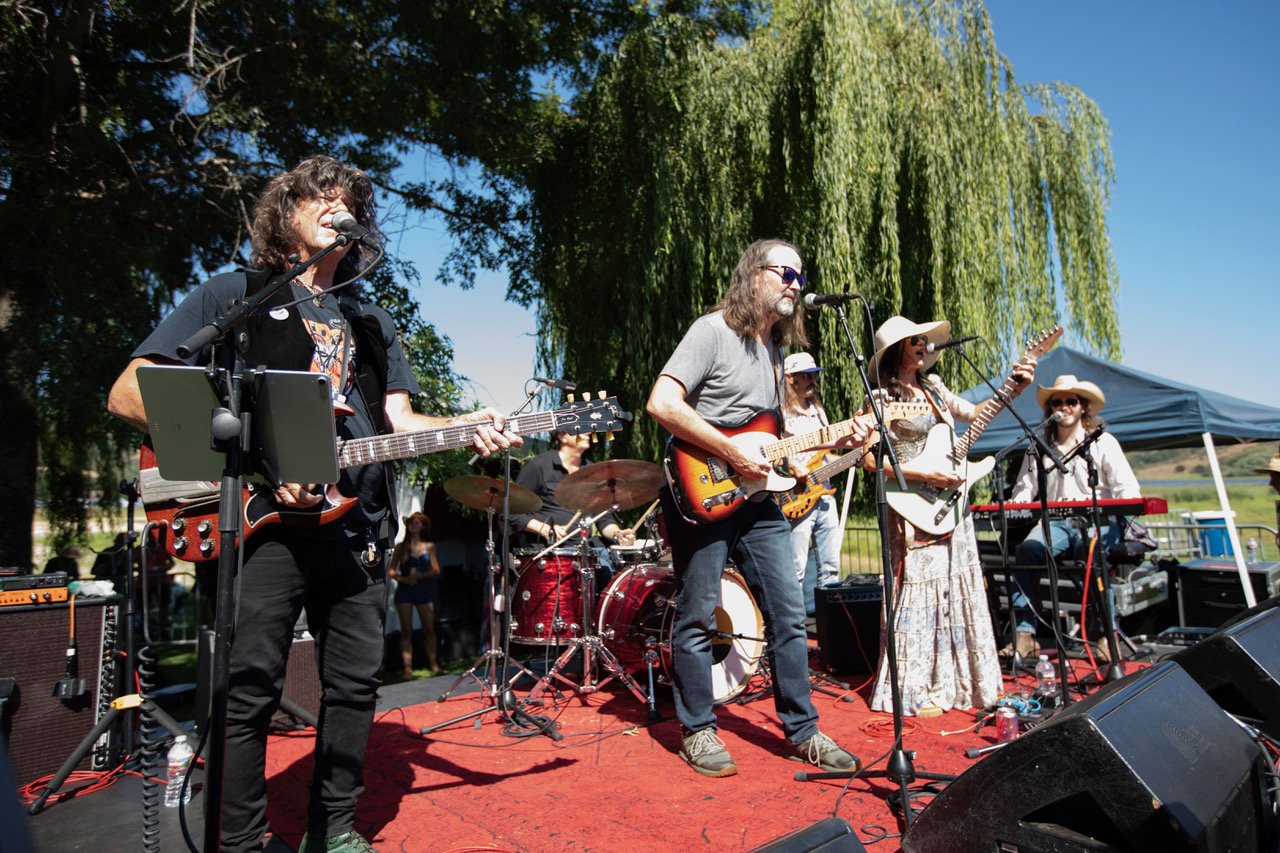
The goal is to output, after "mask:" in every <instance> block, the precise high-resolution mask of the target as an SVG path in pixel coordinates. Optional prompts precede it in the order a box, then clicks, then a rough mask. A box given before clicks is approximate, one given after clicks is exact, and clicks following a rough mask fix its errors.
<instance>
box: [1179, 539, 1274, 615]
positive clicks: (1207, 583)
mask: <svg viewBox="0 0 1280 853" xmlns="http://www.w3.org/2000/svg"><path fill="white" fill-rule="evenodd" d="M1245 569H1247V573H1248V575H1249V582H1250V584H1251V585H1252V586H1253V599H1254V601H1262V600H1263V599H1266V598H1270V597H1271V596H1273V595H1276V594H1277V593H1280V563H1246V564H1245ZM1248 606H1249V605H1248V604H1247V603H1246V602H1245V599H1244V589H1242V588H1241V584H1240V569H1239V568H1238V567H1237V566H1236V563H1235V560H1234V559H1232V558H1227V557H1205V558H1203V559H1197V560H1187V562H1185V563H1182V564H1180V565H1179V566H1178V618H1179V624H1180V625H1184V626H1187V627H1196V628H1217V627H1218V626H1219V625H1221V624H1223V623H1224V622H1226V621H1227V620H1229V619H1231V618H1232V617H1234V616H1237V615H1238V614H1240V613H1241V612H1243V611H1244V609H1245V608H1246V607H1248Z"/></svg>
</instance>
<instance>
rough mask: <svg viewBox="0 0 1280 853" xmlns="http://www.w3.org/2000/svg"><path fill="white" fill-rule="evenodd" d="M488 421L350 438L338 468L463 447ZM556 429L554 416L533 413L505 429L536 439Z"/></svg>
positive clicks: (508, 422) (511, 421) (512, 421)
mask: <svg viewBox="0 0 1280 853" xmlns="http://www.w3.org/2000/svg"><path fill="white" fill-rule="evenodd" d="M486 423H488V422H487V421H481V422H475V423H464V424H450V425H449V426H443V427H435V428H432V429H420V430H413V431H411V432H397V433H394V434H392V435H375V436H371V437H369V438H353V439H351V440H349V441H346V442H343V444H342V447H341V448H340V449H339V451H338V467H339V468H340V469H343V470H345V469H347V468H354V467H356V466H359V465H372V464H374V463H377V462H390V461H392V460H394V459H407V458H409V457H411V456H422V455H424V454H427V453H435V452H437V451H441V450H455V449H457V448H459V447H466V446H468V445H469V444H471V442H472V441H473V440H474V439H475V436H476V430H478V429H479V428H480V427H482V426H485V424H486ZM555 427H556V413H555V412H536V413H532V414H527V415H517V416H515V417H510V418H507V419H506V429H507V430H508V431H510V432H513V433H516V434H517V435H536V434H537V433H540V432H547V431H548V430H551V429H555Z"/></svg>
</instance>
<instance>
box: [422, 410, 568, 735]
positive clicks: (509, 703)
mask: <svg viewBox="0 0 1280 853" xmlns="http://www.w3.org/2000/svg"><path fill="white" fill-rule="evenodd" d="M533 396H534V395H532V394H531V395H530V396H529V398H528V399H527V400H525V404H524V406H521V407H520V408H521V410H523V409H524V408H525V406H528V405H529V403H531V402H532V401H533ZM516 414H519V411H517V412H516ZM503 456H504V463H505V467H506V470H505V472H504V477H503V481H502V482H503V490H502V504H503V506H502V517H503V518H510V516H511V504H510V497H511V451H510V450H508V451H506V452H505V453H504V454H503ZM485 512H486V513H487V514H488V517H489V531H488V539H487V540H486V542H485V550H486V552H487V553H488V555H489V590H488V599H489V601H488V604H489V648H488V650H486V651H485V653H484V654H483V655H481V656H480V659H479V660H477V661H476V663H475V664H474V665H473V666H472V667H471V668H470V669H469V670H467V671H466V672H464V673H463V674H462V675H460V676H459V677H458V680H457V681H455V682H454V683H453V684H452V685H450V687H449V689H448V690H447V691H445V693H444V694H443V695H442V696H441V697H440V698H439V699H437V700H436V701H437V702H443V701H444V700H445V699H446V698H448V696H449V694H450V693H452V692H453V691H454V690H455V689H456V688H457V687H458V685H459V684H461V683H462V682H463V681H465V680H466V679H467V678H468V677H470V678H472V679H474V680H475V681H476V682H477V683H478V684H479V685H480V687H481V688H482V689H483V691H484V695H485V698H486V699H487V700H488V701H490V702H492V704H490V705H488V706H487V707H485V708H481V709H480V710H479V711H473V712H471V713H470V714H463V715H462V716H461V717H455V718H454V719H452V720H447V721H445V722H443V723H438V724H436V725H434V726H423V727H422V728H420V729H418V734H422V735H426V734H431V733H432V732H435V731H438V730H439V729H442V728H446V727H448V726H452V725H454V724H455V723H460V722H462V721H463V720H471V719H474V720H475V721H476V727H477V728H478V727H479V726H480V717H482V716H484V715H485V714H487V713H489V712H490V711H497V712H498V713H499V714H500V715H501V716H502V717H503V718H504V719H506V720H507V721H509V722H511V723H514V724H516V725H518V726H520V727H522V728H525V729H527V730H533V729H536V730H538V731H540V732H542V734H544V735H546V736H547V737H549V738H551V739H552V740H555V741H558V740H561V739H563V737H564V735H562V734H560V732H558V731H556V728H555V723H554V722H553V721H551V720H545V719H541V718H535V717H532V716H530V715H529V714H526V713H525V712H524V711H522V710H520V709H519V708H518V707H517V706H516V701H515V696H514V695H512V693H511V687H512V685H514V684H515V682H516V681H518V680H519V679H520V677H521V676H522V675H528V676H529V677H530V678H533V677H534V675H533V673H532V672H530V671H529V670H527V669H525V668H524V666H522V665H521V664H518V663H517V664H516V668H517V670H518V672H516V674H515V675H513V676H511V678H510V679H508V678H507V666H508V665H509V664H510V663H511V657H510V655H509V654H508V652H509V651H510V643H511V607H510V601H509V598H508V595H507V573H506V571H505V570H504V569H503V567H504V566H505V565H506V560H507V557H508V556H509V554H508V553H507V551H508V549H507V543H508V541H509V537H507V536H506V535H505V534H504V536H503V540H502V541H503V551H504V553H503V555H502V557H503V559H501V560H500V559H498V554H497V548H496V547H495V545H494V538H493V525H494V507H493V504H492V502H489V503H488V504H486V505H485ZM499 574H501V576H502V582H501V583H502V592H501V593H499V592H497V591H496V588H497V585H498V580H497V578H498V575H499ZM504 614H505V617H504V616H503V615H504ZM499 618H503V627H504V628H505V629H506V630H504V631H502V632H501V634H500V633H499V630H498V620H499ZM498 661H501V662H502V667H501V669H499V668H498ZM482 666H483V667H484V670H485V677H484V678H480V677H478V676H477V675H476V674H475V671H476V670H477V669H479V668H480V667H482Z"/></svg>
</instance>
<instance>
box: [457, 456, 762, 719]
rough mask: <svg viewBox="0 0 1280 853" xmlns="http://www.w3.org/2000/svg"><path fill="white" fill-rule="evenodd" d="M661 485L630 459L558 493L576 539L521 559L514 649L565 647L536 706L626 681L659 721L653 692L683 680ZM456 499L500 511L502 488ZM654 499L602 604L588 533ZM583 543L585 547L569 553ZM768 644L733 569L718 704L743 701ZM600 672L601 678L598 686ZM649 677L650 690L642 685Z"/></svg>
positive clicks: (721, 637)
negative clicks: (577, 665)
mask: <svg viewBox="0 0 1280 853" xmlns="http://www.w3.org/2000/svg"><path fill="white" fill-rule="evenodd" d="M458 479H460V480H461V479H464V478H458ZM467 479H480V478H467ZM661 481H662V472H661V469H660V468H659V467H658V466H657V465H653V464H651V463H648V462H640V461H635V460H626V459H623V460H612V461H609V462H600V463H597V464H594V465H587V466H584V467H582V468H580V469H578V470H577V471H575V472H573V473H572V474H570V475H568V476H567V477H565V478H564V479H563V480H562V481H561V482H560V484H559V486H557V488H556V501H557V502H558V503H560V505H561V506H564V507H566V508H568V509H572V510H575V511H576V512H577V513H578V514H579V516H583V517H581V518H580V520H578V521H577V526H576V527H575V528H574V530H572V531H570V533H569V534H567V535H566V536H565V538H564V539H562V540H561V541H558V542H554V543H552V544H551V546H550V547H547V548H545V549H531V548H530V549H519V550H516V551H514V552H513V553H512V562H513V563H514V566H513V567H512V568H513V569H514V573H515V585H514V592H513V594H512V595H511V598H510V608H509V610H510V617H511V623H510V637H511V639H512V641H513V642H517V643H522V644H525V645H533V646H546V647H564V648H563V651H562V652H561V654H560V656H559V658H558V659H557V660H556V662H555V663H554V665H552V667H551V668H550V670H549V671H548V672H547V674H546V675H545V676H543V677H542V678H541V679H540V680H539V681H538V682H537V684H536V685H535V686H534V687H533V689H532V690H531V691H530V692H529V699H530V700H536V699H538V698H539V696H540V695H541V694H542V693H543V692H544V691H545V690H546V689H547V688H548V687H550V686H551V685H552V683H553V682H555V681H559V682H562V683H564V684H565V685H568V686H569V687H571V688H572V689H573V690H575V691H576V692H578V693H591V692H594V691H596V690H598V689H600V688H601V687H602V686H604V685H605V684H607V683H608V682H609V681H611V680H613V679H614V678H617V679H618V680H619V681H620V682H622V683H623V684H624V685H625V686H626V687H627V688H628V689H629V690H630V691H631V692H632V693H633V694H634V695H635V696H636V697H637V698H638V699H640V700H641V701H642V702H646V703H647V704H648V705H649V710H650V715H651V716H656V713H657V712H656V708H655V704H654V696H653V693H654V685H655V684H670V683H671V681H672V678H673V675H674V674H673V672H672V663H671V630H672V625H673V624H674V614H675V609H676V580H675V572H674V570H673V569H672V567H671V565H670V562H669V561H670V551H669V549H668V547H667V543H666V537H665V535H664V533H665V531H664V530H663V525H662V518H661V512H660V511H658V502H657V500H655V498H656V497H657V492H658V487H659V486H660V485H661ZM448 485H449V484H446V487H447V486H448ZM511 488H512V489H516V488H518V487H516V486H514V485H513V486H512V487H511ZM453 491H456V492H458V493H459V494H465V495H466V496H467V497H469V498H471V500H470V502H469V504H470V505H474V503H479V502H482V501H483V502H485V503H489V504H491V501H492V497H491V496H492V495H493V493H494V491H495V487H494V485H493V484H492V483H489V482H484V483H476V484H469V485H467V484H462V483H459V484H455V485H454V490H453ZM453 491H451V492H450V494H453ZM455 497H456V495H455ZM520 497H521V502H522V503H523V504H526V505H527V504H528V503H529V501H528V500H527V499H526V498H525V496H524V495H521V496H520ZM650 500H652V501H653V503H652V505H650V506H649V508H648V509H647V510H646V511H645V513H644V514H643V515H642V516H641V518H640V519H639V521H637V522H636V524H635V528H636V529H638V528H641V526H642V525H646V524H647V525H648V533H649V538H647V539H643V540H638V541H637V542H636V543H635V545H627V546H615V547H613V548H611V549H610V551H611V553H612V555H613V556H614V557H615V558H616V559H617V560H618V563H619V565H620V566H621V567H622V569H621V571H620V572H619V574H618V575H617V576H616V577H614V578H613V579H612V581H611V582H610V583H609V584H608V586H607V588H606V589H605V590H604V591H603V592H602V593H601V594H600V595H598V596H597V590H596V574H597V570H598V569H599V568H600V560H599V559H597V557H596V555H595V553H594V552H592V551H590V550H589V549H588V548H587V547H586V541H587V536H586V533H587V531H589V529H590V527H591V525H592V524H594V523H595V522H596V521H597V520H598V519H599V518H600V517H602V516H604V515H605V514H607V513H610V512H618V511H619V510H627V509H633V508H635V507H637V506H640V505H641V504H643V503H644V502H646V501H650ZM513 511H517V510H514V509H513ZM518 511H523V512H529V511H532V510H518ZM575 539H576V541H577V542H578V547H566V543H567V542H571V541H573V540H575ZM763 635H764V621H763V619H762V617H761V614H760V610H759V608H758V607H756V604H755V600H754V599H753V598H752V596H751V593H750V591H749V590H748V589H747V585H746V582H745V581H744V580H743V579H742V576H741V575H739V574H738V573H737V572H736V571H734V570H733V569H732V568H730V569H728V570H726V571H725V573H724V576H723V578H722V580H721V591H720V599H719V600H718V602H717V604H716V636H715V638H714V639H713V640H712V643H713V649H714V657H715V663H714V666H713V668H712V676H713V683H714V688H715V697H716V702H717V703H724V702H728V701H730V700H732V699H734V698H735V697H737V696H738V695H739V694H740V693H741V692H742V691H743V690H744V689H745V687H746V685H747V682H748V681H749V680H750V679H751V677H752V676H753V675H754V674H755V673H756V671H757V670H758V669H759V666H760V658H761V656H762V655H763V652H764V645H765V643H764V640H763V639H762V638H763ZM579 651H581V652H582V675H581V680H580V681H575V680H571V679H570V678H568V677H566V676H565V675H564V674H563V672H562V671H563V670H564V669H565V667H566V666H567V665H568V663H569V662H570V660H572V659H573V658H574V657H575V656H576V655H577V653H578V652H579ZM597 665H599V667H600V668H601V670H602V673H601V678H600V679H599V680H597V672H596V669H597ZM645 674H647V678H648V682H649V689H648V691H645V690H643V689H642V688H641V687H640V684H639V683H638V682H637V680H636V679H637V678H638V677H643V676H644V675H645Z"/></svg>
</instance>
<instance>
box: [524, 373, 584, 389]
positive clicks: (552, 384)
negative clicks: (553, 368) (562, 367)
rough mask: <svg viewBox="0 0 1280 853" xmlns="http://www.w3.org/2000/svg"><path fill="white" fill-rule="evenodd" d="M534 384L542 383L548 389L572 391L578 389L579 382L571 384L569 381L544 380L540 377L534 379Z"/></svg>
mask: <svg viewBox="0 0 1280 853" xmlns="http://www.w3.org/2000/svg"><path fill="white" fill-rule="evenodd" d="M533 381H534V382H541V383H542V384H543V385H546V386H547V387H548V388H559V389H560V390H562V391H572V390H574V389H575V388H577V387H578V383H577V382H570V381H569V380H568V379H543V378H542V377H540V376H535V377H533Z"/></svg>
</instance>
